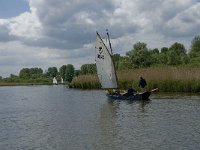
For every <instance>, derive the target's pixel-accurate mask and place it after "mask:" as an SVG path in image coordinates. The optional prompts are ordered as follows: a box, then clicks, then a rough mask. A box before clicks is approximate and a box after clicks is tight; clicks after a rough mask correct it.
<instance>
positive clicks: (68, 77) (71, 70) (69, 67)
mask: <svg viewBox="0 0 200 150" xmlns="http://www.w3.org/2000/svg"><path fill="white" fill-rule="evenodd" d="M74 71H75V69H74V66H73V65H72V64H68V65H67V66H66V72H65V75H66V81H68V82H71V81H72V79H73V77H74Z"/></svg>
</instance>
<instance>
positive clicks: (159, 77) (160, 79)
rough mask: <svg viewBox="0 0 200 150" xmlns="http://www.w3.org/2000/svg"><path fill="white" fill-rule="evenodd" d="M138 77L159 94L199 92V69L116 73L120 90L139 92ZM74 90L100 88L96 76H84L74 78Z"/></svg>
mask: <svg viewBox="0 0 200 150" xmlns="http://www.w3.org/2000/svg"><path fill="white" fill-rule="evenodd" d="M139 76H143V77H144V78H145V79H146V80H147V82H148V86H147V89H154V88H157V87H158V88H159V90H160V91H161V92H200V68H199V67H198V68H190V67H168V66H166V67H151V68H145V69H133V70H124V71H120V72H117V77H118V81H119V88H120V89H127V88H128V87H133V88H134V89H137V90H139V88H138V81H139ZM71 86H72V87H74V88H83V89H94V88H100V84H99V81H98V78H97V75H84V76H78V77H76V78H74V80H73V81H72V83H71Z"/></svg>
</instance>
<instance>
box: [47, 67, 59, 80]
mask: <svg viewBox="0 0 200 150" xmlns="http://www.w3.org/2000/svg"><path fill="white" fill-rule="evenodd" d="M47 75H48V76H49V77H51V78H53V77H56V76H57V75H58V69H57V68H56V67H49V68H48V71H47Z"/></svg>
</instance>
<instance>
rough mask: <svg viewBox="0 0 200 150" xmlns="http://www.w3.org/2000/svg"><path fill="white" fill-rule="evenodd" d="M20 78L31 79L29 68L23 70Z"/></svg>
mask: <svg viewBox="0 0 200 150" xmlns="http://www.w3.org/2000/svg"><path fill="white" fill-rule="evenodd" d="M19 77H20V78H23V79H29V78H30V69H29V68H23V69H21V70H20V72H19Z"/></svg>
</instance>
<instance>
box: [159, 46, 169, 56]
mask: <svg viewBox="0 0 200 150" xmlns="http://www.w3.org/2000/svg"><path fill="white" fill-rule="evenodd" d="M168 50H169V49H168V47H162V48H161V53H162V54H163V53H165V54H166V53H167V52H168Z"/></svg>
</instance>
